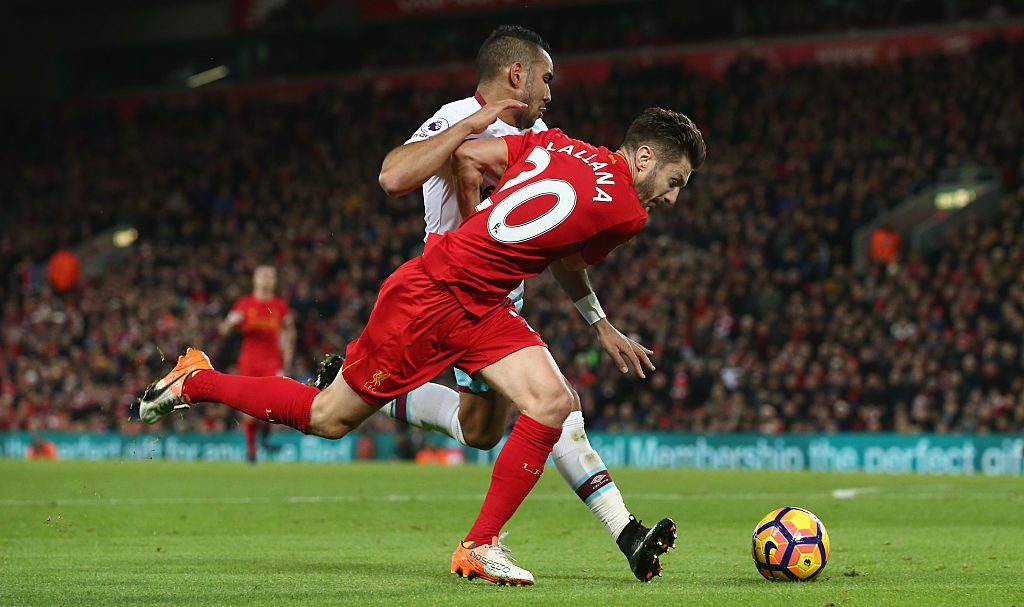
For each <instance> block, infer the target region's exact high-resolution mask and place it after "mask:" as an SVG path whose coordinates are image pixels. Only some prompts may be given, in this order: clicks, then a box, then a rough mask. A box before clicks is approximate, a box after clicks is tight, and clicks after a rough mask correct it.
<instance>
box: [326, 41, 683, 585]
mask: <svg viewBox="0 0 1024 607" xmlns="http://www.w3.org/2000/svg"><path fill="white" fill-rule="evenodd" d="M476 71H477V78H478V84H477V90H476V93H475V94H474V95H473V96H471V97H466V98H465V99H461V100H459V101H454V102H452V103H448V104H446V105H444V106H442V107H441V108H440V109H439V110H438V111H437V112H436V113H435V114H434V115H433V116H432V117H431V118H429V119H428V120H427V121H426V122H424V123H423V125H422V126H421V127H420V128H419V129H418V130H417V131H416V132H415V133H414V134H413V135H412V137H410V138H409V140H408V141H406V143H405V144H403V145H401V146H398V147H397V148H395V149H393V150H391V151H390V152H389V153H388V155H387V156H386V157H385V159H384V162H383V166H382V169H381V173H380V178H379V181H380V185H381V187H382V188H383V189H384V190H385V191H386V192H387V193H388V194H389V195H391V196H400V195H402V194H406V193H408V192H411V191H413V190H415V189H416V188H418V187H421V186H422V189H423V201H424V207H425V220H426V233H427V235H426V246H427V247H429V246H430V243H431V239H432V237H433V236H435V235H438V234H443V233H444V232H447V231H449V230H454V229H455V228H457V227H458V226H459V224H461V223H462V219H463V217H466V216H468V215H469V214H470V213H471V212H472V211H473V209H472V208H465V209H461V208H459V203H458V200H457V197H456V184H455V181H454V177H453V175H452V171H451V167H450V158H451V155H452V153H453V152H454V151H455V149H456V148H457V147H458V146H459V144H461V143H462V142H463V141H465V140H466V139H469V138H478V137H500V136H503V135H516V134H520V133H523V132H526V131H527V130H530V129H532V130H535V131H542V130H546V129H547V126H546V125H545V124H544V122H543V120H541V117H542V116H543V114H544V111H545V109H546V106H547V103H548V102H549V101H550V99H551V89H550V86H549V85H550V82H551V80H552V79H553V78H554V68H553V64H552V60H551V55H550V54H549V47H548V45H547V44H546V43H545V42H544V41H543V39H541V37H540V36H539V35H538V34H536V33H535V32H533V31H531V30H528V29H525V28H521V27H517V26H502V27H499V28H497V29H496V30H494V32H492V33H491V35H490V36H489V37H488V38H487V40H485V41H484V43H483V45H482V46H481V47H480V51H479V53H478V54H477V58H476ZM489 185H490V186H493V185H495V184H493V183H491V184H489ZM488 194H489V192H486V191H484V192H482V195H481V198H485V197H486V196H487V195H488ZM554 268H555V266H552V269H553V270H554ZM588 290H589V289H588ZM510 297H511V298H512V300H513V302H514V303H515V305H516V308H517V309H519V310H521V309H522V305H523V285H520V286H519V288H517V289H516V290H515V291H514V292H513V293H511V294H510ZM576 306H577V308H578V309H579V310H580V313H581V314H582V315H583V317H584V318H585V319H586V320H587V322H588V324H590V325H591V326H593V327H594V329H595V330H596V331H597V334H598V338H599V340H600V342H601V345H602V346H603V347H604V348H605V350H606V351H607V352H608V353H609V354H610V355H611V356H612V358H613V359H614V360H615V362H616V364H617V366H618V367H619V369H620V370H621V371H623V372H626V370H627V367H626V365H627V363H628V364H631V365H632V366H633V367H634V369H635V370H636V371H637V372H638V374H639V375H640V376H641V377H643V376H644V373H643V369H642V367H641V362H640V358H641V357H642V358H643V359H645V360H646V359H647V356H646V355H645V354H653V352H652V351H650V350H647V349H646V348H644V347H643V346H641V345H640V344H638V343H636V342H634V341H633V340H631V339H629V338H627V337H626V336H624V335H623V334H622V333H620V332H619V331H618V330H617V329H615V327H613V326H612V325H611V324H610V323H609V322H608V320H607V319H606V318H605V315H604V312H603V311H602V310H601V306H600V304H599V303H598V302H597V300H596V298H594V297H593V295H591V296H590V299H589V300H581V301H578V302H576ZM646 364H648V365H649V364H650V362H649V360H647V361H646ZM650 368H653V367H650ZM334 371H336V369H334ZM455 374H456V380H457V382H458V385H459V392H455V391H454V390H451V389H450V388H447V387H445V386H441V385H438V384H432V383H431V384H426V385H424V386H422V387H420V388H417V389H416V390H413V391H412V392H410V393H409V394H407V395H405V396H404V397H400V398H398V399H397V400H395V401H392V402H391V403H388V404H387V405H385V406H384V407H383V408H382V411H383V412H384V413H386V414H387V415H389V416H391V417H394V418H396V419H398V420H400V421H403V422H405V423H407V424H410V425H413V426H416V427H418V428H423V429H426V430H434V431H439V432H442V433H444V434H447V435H448V436H450V437H452V438H454V439H456V440H457V441H459V442H460V443H462V444H463V445H467V446H469V447H474V448H477V449H491V448H493V447H494V446H495V445H497V444H498V442H499V441H500V440H501V438H502V436H503V435H504V433H505V427H506V424H507V421H508V412H509V410H510V408H511V403H509V402H506V401H505V399H503V398H502V397H501V396H499V395H498V394H497V393H496V392H494V391H491V389H490V388H489V387H488V386H487V384H486V383H484V382H481V381H479V380H474V379H473V378H472V377H470V376H468V375H467V374H466V373H464V372H462V371H461V370H460V369H457V368H456V369H455ZM329 379H333V378H328V379H327V381H329ZM321 383H326V381H323V380H318V385H319V384H321ZM320 387H321V389H322V388H323V387H324V386H323V385H320ZM552 458H553V460H554V462H555V465H556V467H557V468H558V471H559V472H560V473H561V475H562V477H563V478H564V479H565V482H566V483H567V484H568V485H569V487H570V488H571V489H572V490H573V491H575V492H576V494H577V495H578V496H579V497H580V499H581V500H583V502H584V504H586V506H587V507H588V508H589V509H590V511H591V512H592V513H593V514H594V516H595V517H596V518H597V519H598V520H600V521H601V522H602V523H603V524H604V525H605V527H606V528H607V529H608V531H609V533H610V534H611V535H612V537H613V538H614V539H615V540H616V543H617V544H618V546H619V548H620V549H621V550H622V552H623V554H625V556H626V558H627V559H628V561H629V565H630V569H631V570H632V571H633V574H634V575H635V576H636V577H637V579H639V580H641V581H644V582H649V581H651V579H653V577H655V576H658V575H660V571H661V569H662V567H661V564H660V562H659V560H660V559H659V557H660V555H661V554H662V553H663V552H665V551H667V550H669V549H671V548H673V547H674V546H675V536H676V525H675V523H674V522H673V521H672V520H671V519H667V518H666V519H663V520H661V521H660V522H659V523H658V524H657V525H655V526H654V527H651V528H648V527H645V526H643V525H642V524H641V523H640V521H638V520H637V519H636V518H634V517H633V516H632V515H631V514H630V512H629V511H628V510H627V509H626V505H625V503H624V502H623V499H622V494H621V493H620V492H619V490H618V488H617V487H616V485H615V483H614V481H613V480H612V478H611V475H610V474H609V473H608V470H607V468H606V467H605V465H604V462H603V461H602V460H601V456H600V455H599V454H598V453H597V452H596V451H595V450H594V449H593V448H592V447H591V445H590V442H589V441H588V440H587V435H586V432H585V429H584V421H583V414H582V412H581V411H580V404H579V397H578V396H577V398H576V403H575V406H574V410H573V412H572V413H570V415H569V417H568V418H567V419H566V421H565V424H564V426H563V429H562V437H561V439H560V440H559V442H558V443H557V444H556V445H555V448H554V451H553V452H552ZM492 548H497V549H496V550H495V549H491V550H489V551H485V554H486V557H487V558H485V559H484V561H485V562H484V563H482V567H483V570H482V571H481V575H480V577H484V578H485V579H486V578H487V577H489V576H488V575H486V574H487V570H488V568H495V570H496V571H507V569H506V568H507V567H512V568H514V570H521V568H520V567H518V566H516V565H514V564H513V563H511V562H509V561H508V559H507V557H506V555H507V554H508V552H507V548H506V547H505V546H504V545H500V544H499V545H497V546H494V547H492ZM456 554H457V555H458V553H456ZM486 561H491V562H486ZM452 570H453V572H454V571H455V570H456V566H455V564H454V563H453V566H452ZM522 571H523V574H524V575H527V576H529V575H530V574H529V572H527V571H525V570H522ZM506 577H507V576H506ZM530 579H531V582H532V576H530Z"/></svg>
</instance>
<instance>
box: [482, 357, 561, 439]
mask: <svg viewBox="0 0 1024 607" xmlns="http://www.w3.org/2000/svg"><path fill="white" fill-rule="evenodd" d="M478 373H479V376H480V377H482V378H483V379H484V381H486V382H487V383H489V384H490V385H491V386H493V387H494V388H496V389H497V390H498V391H499V392H501V393H502V394H504V395H505V397H507V398H508V399H509V400H510V401H511V402H513V403H515V404H516V406H517V407H518V408H519V410H520V411H522V412H523V413H525V414H526V415H529V416H530V417H532V418H534V419H536V420H537V421H539V422H541V423H543V424H547V425H549V426H561V425H562V422H563V421H565V417H566V416H567V415H568V414H569V411H570V409H571V408H572V402H573V396H572V390H571V388H569V387H568V386H567V385H566V383H565V381H564V378H563V377H562V373H561V372H560V371H559V370H558V365H557V364H555V359H554V358H552V357H551V353H550V352H549V351H548V349H547V348H546V347H544V346H527V347H525V348H523V349H521V350H517V351H515V352H512V353H511V354H508V355H506V356H504V357H503V358H501V359H500V360H498V361H497V362H494V363H492V364H490V365H488V366H486V367H484V368H482V369H480V370H479V371H478Z"/></svg>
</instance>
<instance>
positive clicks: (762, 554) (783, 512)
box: [751, 506, 829, 582]
mask: <svg viewBox="0 0 1024 607" xmlns="http://www.w3.org/2000/svg"><path fill="white" fill-rule="evenodd" d="M828 551H829V540H828V532H827V531H825V525H823V524H821V521H820V520H818V517H816V516H814V514H812V513H811V512H809V511H807V510H804V509H803V508H793V507H789V506H786V507H783V508H776V509H775V510H772V511H771V512H769V513H768V514H766V515H765V516H764V518H762V519H761V521H760V522H759V523H757V526H756V527H754V539H753V543H752V546H751V552H752V553H753V556H754V565H755V566H757V571H758V572H759V573H760V574H761V575H763V576H764V577H765V578H767V579H769V580H788V581H796V582H801V581H806V580H810V579H813V578H814V576H816V575H818V574H819V573H821V570H822V569H824V568H825V565H826V564H827V563H828Z"/></svg>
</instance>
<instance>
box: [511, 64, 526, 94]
mask: <svg viewBox="0 0 1024 607" xmlns="http://www.w3.org/2000/svg"><path fill="white" fill-rule="evenodd" d="M524 84H526V66H525V65H523V64H522V63H520V62H519V61H514V62H512V64H511V65H509V66H508V85H509V86H511V87H512V88H514V89H519V88H520V87H521V86H523V85H524Z"/></svg>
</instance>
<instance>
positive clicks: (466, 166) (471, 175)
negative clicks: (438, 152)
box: [452, 138, 508, 218]
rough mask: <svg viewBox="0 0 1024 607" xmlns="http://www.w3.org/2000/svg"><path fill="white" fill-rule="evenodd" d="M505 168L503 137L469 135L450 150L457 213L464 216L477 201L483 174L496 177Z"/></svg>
mask: <svg viewBox="0 0 1024 607" xmlns="http://www.w3.org/2000/svg"><path fill="white" fill-rule="evenodd" d="M506 168H508V147H507V146H506V144H505V141H504V140H503V139H500V138H499V139H470V140H469V141H466V142H465V143H463V144H462V145H460V146H459V147H458V149H456V150H455V153H454V154H452V174H454V175H455V182H456V183H455V196H456V198H457V199H458V201H459V213H461V214H462V217H463V218H465V217H468V216H469V214H470V213H472V212H473V210H474V209H475V208H476V207H477V205H479V204H480V186H482V185H483V183H484V176H486V175H491V176H492V177H496V178H500V177H501V176H502V175H503V174H504V173H505V169H506Z"/></svg>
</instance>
